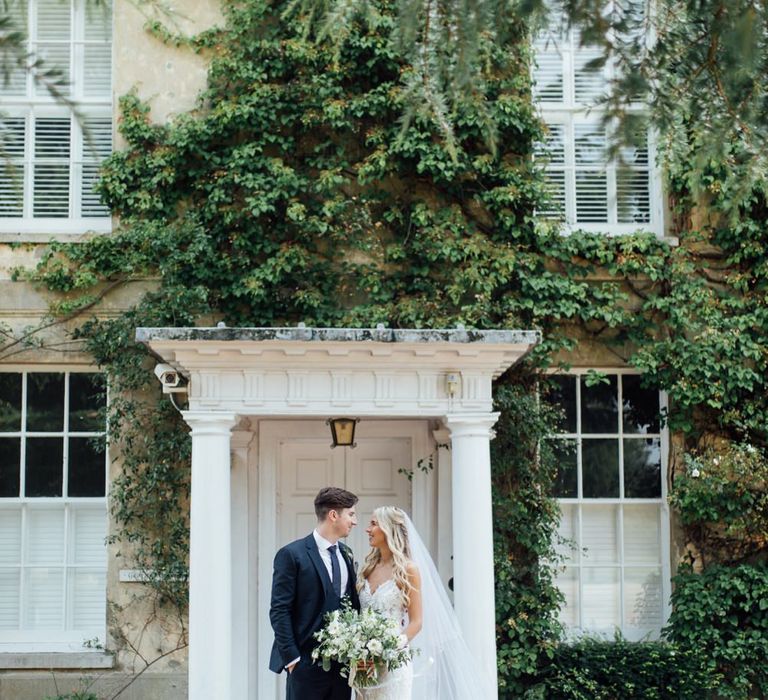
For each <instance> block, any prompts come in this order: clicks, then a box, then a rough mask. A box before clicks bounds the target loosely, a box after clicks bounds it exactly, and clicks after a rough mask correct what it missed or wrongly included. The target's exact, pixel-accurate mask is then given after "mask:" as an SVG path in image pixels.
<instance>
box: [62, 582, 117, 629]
mask: <svg viewBox="0 0 768 700" xmlns="http://www.w3.org/2000/svg"><path fill="white" fill-rule="evenodd" d="M67 587H68V591H67V602H68V607H69V610H68V611H67V628H68V629H81V630H87V629H94V628H96V629H98V628H101V627H103V626H104V623H105V621H106V617H107V577H106V574H105V572H104V571H103V570H101V571H99V570H92V569H74V570H70V571H69V573H68V581H67Z"/></svg>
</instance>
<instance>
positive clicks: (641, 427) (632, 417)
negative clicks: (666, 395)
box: [621, 374, 659, 434]
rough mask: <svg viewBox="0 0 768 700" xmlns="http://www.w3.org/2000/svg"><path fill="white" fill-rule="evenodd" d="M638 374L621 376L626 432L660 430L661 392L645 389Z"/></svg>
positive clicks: (655, 431)
mask: <svg viewBox="0 0 768 700" xmlns="http://www.w3.org/2000/svg"><path fill="white" fill-rule="evenodd" d="M640 381H641V380H640V377H639V376H638V375H632V374H625V375H624V376H623V377H622V378H621V392H622V404H623V405H622V420H623V423H624V432H625V433H633V434H645V433H658V432H659V392H658V391H656V390H655V389H644V388H643V387H642V386H641V384H640Z"/></svg>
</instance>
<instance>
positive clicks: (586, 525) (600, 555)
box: [581, 505, 619, 566]
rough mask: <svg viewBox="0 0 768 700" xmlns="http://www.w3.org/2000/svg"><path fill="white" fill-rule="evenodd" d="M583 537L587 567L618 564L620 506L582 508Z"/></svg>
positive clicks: (583, 555)
mask: <svg viewBox="0 0 768 700" xmlns="http://www.w3.org/2000/svg"><path fill="white" fill-rule="evenodd" d="M581 536H582V541H581V545H582V548H583V550H585V551H584V552H583V554H582V561H583V562H584V564H585V565H590V566H591V565H593V564H618V563H619V536H618V506H590V505H585V506H582V508H581Z"/></svg>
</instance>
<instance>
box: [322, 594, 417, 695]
mask: <svg viewBox="0 0 768 700" xmlns="http://www.w3.org/2000/svg"><path fill="white" fill-rule="evenodd" d="M315 640H316V641H317V646H316V647H315V648H314V649H313V650H312V659H313V660H314V661H318V660H319V661H320V663H321V664H322V667H323V670H324V671H330V670H331V667H332V666H331V664H332V663H334V662H335V663H338V664H340V666H341V669H340V672H341V674H342V675H343V676H345V677H348V678H349V685H350V686H351V687H355V688H369V687H372V686H375V685H377V684H378V682H379V680H380V673H381V671H383V670H387V671H394V670H395V669H397V668H400V667H401V666H404V665H405V664H407V663H408V662H409V661H410V660H411V659H412V658H413V655H414V653H415V650H414V649H412V648H411V647H409V646H403V644H402V643H401V639H400V626H399V625H398V623H397V621H396V620H392V619H390V618H388V617H385V616H384V615H382V614H381V613H380V612H379V611H378V610H376V609H375V608H372V607H371V608H366V609H365V610H363V611H362V612H358V611H357V610H355V609H354V608H352V607H351V606H350V605H349V603H348V602H346V601H345V603H344V605H342V608H341V609H339V610H334V611H332V612H329V613H328V614H327V615H326V616H325V625H324V626H323V628H322V629H321V630H319V631H318V632H316V633H315Z"/></svg>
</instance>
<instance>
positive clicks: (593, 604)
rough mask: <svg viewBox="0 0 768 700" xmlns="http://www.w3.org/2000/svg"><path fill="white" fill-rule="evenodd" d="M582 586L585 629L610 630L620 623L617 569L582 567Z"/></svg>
mask: <svg viewBox="0 0 768 700" xmlns="http://www.w3.org/2000/svg"><path fill="white" fill-rule="evenodd" d="M582 588H583V594H584V608H583V623H584V627H585V628H586V629H592V630H611V631H612V630H613V629H614V628H615V627H617V626H618V625H620V624H621V613H620V610H621V607H620V600H619V599H620V588H619V569H608V568H601V569H592V568H589V569H583V570H582Z"/></svg>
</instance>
